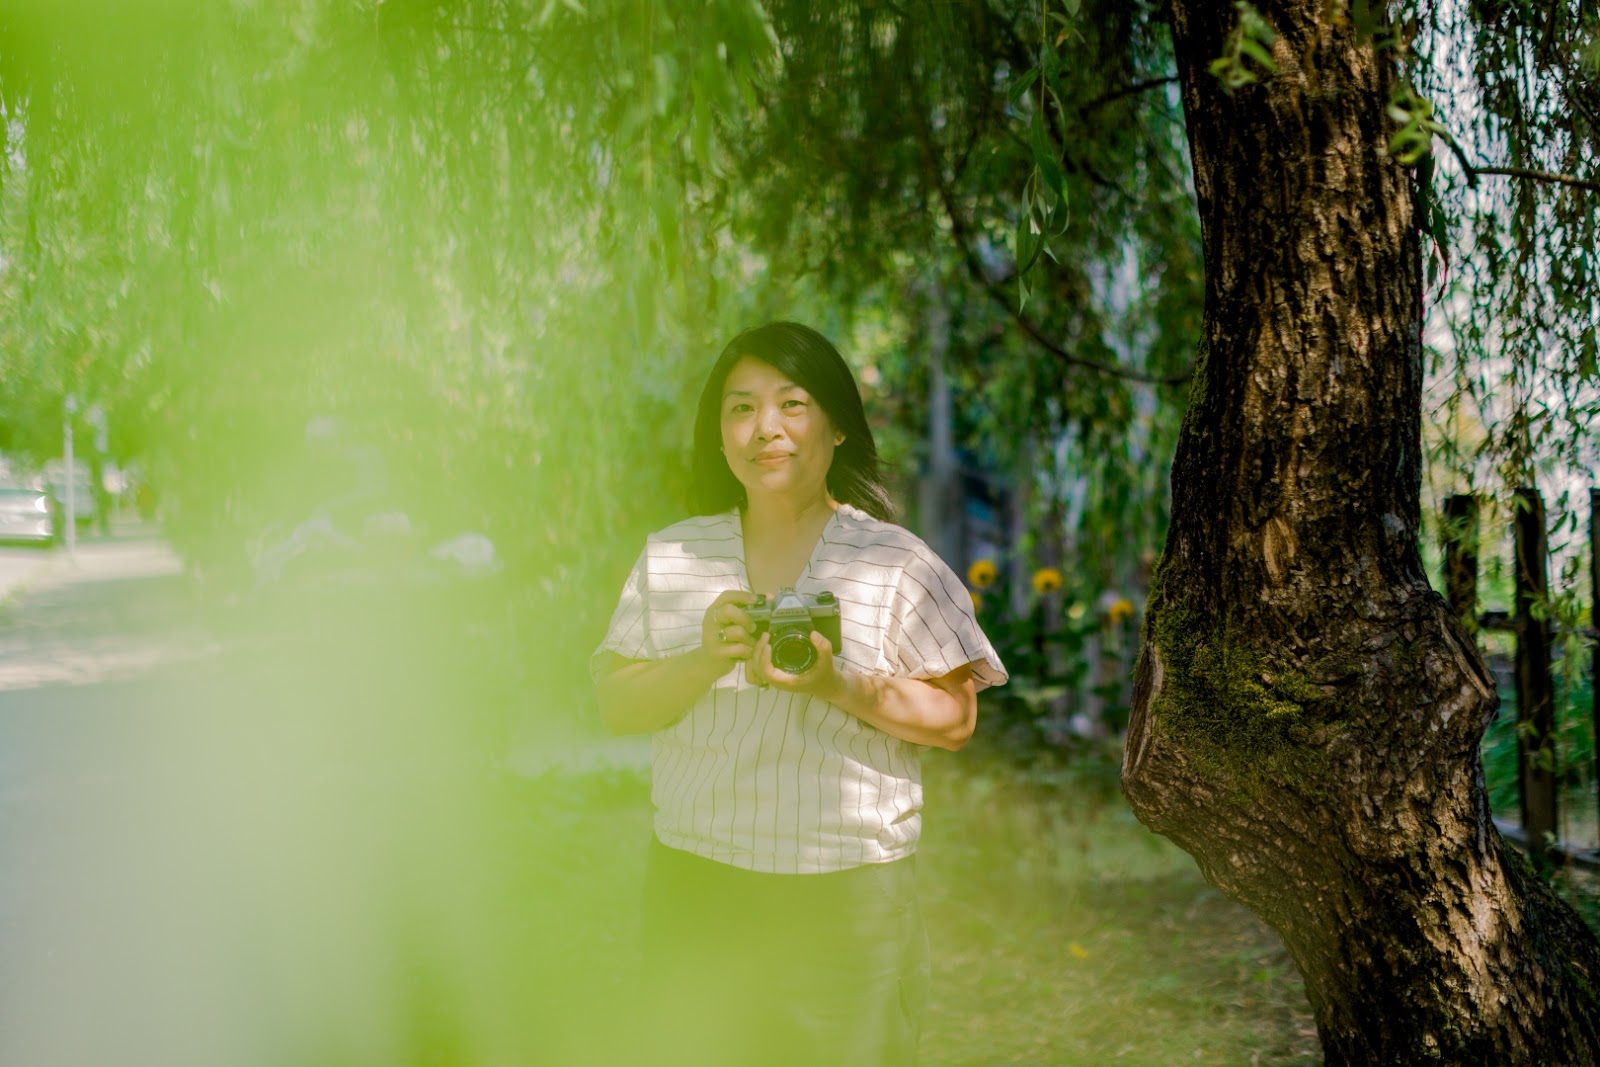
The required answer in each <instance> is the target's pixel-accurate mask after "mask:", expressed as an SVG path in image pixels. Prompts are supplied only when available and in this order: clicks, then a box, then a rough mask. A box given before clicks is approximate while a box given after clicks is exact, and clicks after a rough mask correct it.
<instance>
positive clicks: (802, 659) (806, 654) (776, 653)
mask: <svg viewBox="0 0 1600 1067" xmlns="http://www.w3.org/2000/svg"><path fill="white" fill-rule="evenodd" d="M816 662H817V650H816V648H814V647H813V646H812V644H811V635H810V634H801V633H787V634H783V635H782V636H780V637H779V638H778V639H777V640H775V641H773V642H772V665H773V666H774V667H776V668H778V669H779V670H780V671H783V672H785V673H786V674H804V673H805V672H806V671H809V670H810V669H811V665H812V664H813V663H816Z"/></svg>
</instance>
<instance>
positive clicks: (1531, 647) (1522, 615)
mask: <svg viewBox="0 0 1600 1067" xmlns="http://www.w3.org/2000/svg"><path fill="white" fill-rule="evenodd" d="M1515 510H1516V515H1515V523H1516V553H1517V558H1516V579H1517V762H1518V764H1519V769H1520V771H1521V778H1522V828H1523V829H1524V830H1525V831H1527V834H1528V850H1529V852H1530V853H1531V854H1532V855H1533V856H1534V857H1536V858H1540V857H1543V856H1545V855H1546V854H1547V849H1548V845H1549V843H1550V842H1551V841H1553V840H1554V839H1555V836H1556V827H1557V823H1556V774H1555V770H1556V768H1555V755H1556V754H1555V740H1554V736H1553V734H1554V726H1555V700H1554V694H1553V687H1552V686H1551V680H1550V644H1551V641H1550V621H1549V619H1548V618H1541V619H1536V618H1534V616H1533V605H1534V601H1535V600H1543V599H1544V598H1545V597H1546V595H1547V594H1548V592H1549V577H1548V573H1547V566H1546V562H1545V557H1546V555H1547V548H1546V537H1545V527H1544V501H1543V500H1542V499H1541V498H1540V496H1539V490H1537V489H1534V488H1531V487H1529V488H1523V489H1518V490H1517V491H1516V508H1515Z"/></svg>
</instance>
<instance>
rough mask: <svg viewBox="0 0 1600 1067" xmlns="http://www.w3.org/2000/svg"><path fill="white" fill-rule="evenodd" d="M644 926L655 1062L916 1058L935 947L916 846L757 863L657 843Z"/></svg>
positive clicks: (865, 1062) (866, 1066)
mask: <svg viewBox="0 0 1600 1067" xmlns="http://www.w3.org/2000/svg"><path fill="white" fill-rule="evenodd" d="M642 934H643V940H644V964H645V966H644V989H643V993H644V997H645V999H646V1001H647V1003H648V1004H649V1005H650V1012H651V1015H650V1018H651V1027H650V1039H649V1040H650V1044H651V1047H650V1049H649V1055H648V1060H649V1062H653V1063H658V1064H672V1065H679V1064H684V1065H687V1064H694V1065H696V1067H701V1065H705V1067H711V1065H717V1067H735V1065H737V1067H769V1065H770V1067H779V1065H782V1067H904V1065H911V1064H914V1063H915V1062H916V1048H917V1032H918V1029H919V1027H920V1023H921V1019H922V1010H923V1003H924V1000H925V998H926V994H927V986H928V951H927V934H926V931H925V930H924V928H923V924H922V915H921V912H920V911H919V910H918V908H917V896H916V872H915V867H914V865H913V862H912V860H910V859H905V860H899V861H897V862H895V863H886V864H871V865H868V866H865V867H856V868H852V869H850V870H847V871H840V872H838V873H834V874H757V873H754V872H751V871H746V870H742V869H740V868H737V867H730V866H728V865H726V864H722V863H714V862H712V861H710V860H706V859H701V858H700V857H698V856H693V855H690V854H689V853H686V852H681V851H678V850H676V849H670V848H667V847H665V846H663V845H661V844H660V843H657V842H652V845H651V851H650V863H649V870H648V873H647V875H646V880H645V893H644V911H643V916H642Z"/></svg>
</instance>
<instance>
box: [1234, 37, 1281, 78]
mask: <svg viewBox="0 0 1600 1067" xmlns="http://www.w3.org/2000/svg"><path fill="white" fill-rule="evenodd" d="M1239 48H1240V49H1241V50H1242V51H1243V52H1244V54H1245V55H1247V56H1249V57H1250V58H1251V59H1253V60H1255V61H1256V62H1257V63H1259V64H1261V66H1262V67H1263V68H1264V69H1266V70H1268V71H1272V72H1276V71H1277V69H1278V64H1277V63H1275V62H1274V61H1273V59H1272V53H1270V52H1268V51H1267V50H1266V49H1265V48H1263V47H1261V45H1260V44H1259V43H1258V42H1257V41H1255V40H1252V39H1251V38H1249V37H1246V38H1244V39H1243V40H1242V41H1240V42H1239Z"/></svg>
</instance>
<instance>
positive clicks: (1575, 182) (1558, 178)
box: [1468, 167, 1600, 193]
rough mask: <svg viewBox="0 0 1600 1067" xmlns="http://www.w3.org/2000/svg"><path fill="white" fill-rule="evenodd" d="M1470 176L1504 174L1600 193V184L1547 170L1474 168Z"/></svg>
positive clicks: (1510, 176)
mask: <svg viewBox="0 0 1600 1067" xmlns="http://www.w3.org/2000/svg"><path fill="white" fill-rule="evenodd" d="M1468 173H1469V174H1503V175H1505V176H1506V177H1509V178H1525V179H1527V180H1528V181H1533V182H1552V183H1555V184H1558V185H1571V186H1574V187H1576V188H1578V189H1588V190H1589V191H1590V192H1595V193H1600V182H1597V181H1589V180H1587V179H1585V178H1577V177H1574V176H1572V175H1571V174H1555V173H1552V172H1550V171H1547V170H1528V169H1527V168H1525V167H1473V168H1472V169H1471V170H1470V171H1469V172H1468Z"/></svg>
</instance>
